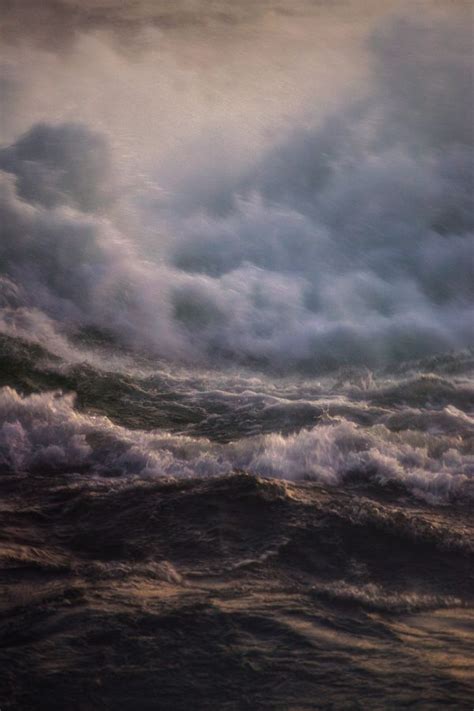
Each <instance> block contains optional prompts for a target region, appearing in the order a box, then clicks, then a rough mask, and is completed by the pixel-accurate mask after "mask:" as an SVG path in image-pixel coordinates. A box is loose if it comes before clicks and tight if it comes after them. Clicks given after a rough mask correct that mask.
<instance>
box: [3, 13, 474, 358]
mask: <svg viewBox="0 0 474 711" xmlns="http://www.w3.org/2000/svg"><path fill="white" fill-rule="evenodd" d="M7 7H9V11H8V12H7V19H8V18H10V21H9V23H10V24H8V22H7V28H8V27H10V30H8V31H9V32H10V36H9V39H10V41H11V42H13V39H15V38H16V39H15V41H16V40H17V39H18V37H17V35H18V33H20V29H19V27H20V22H19V21H20V19H21V12H22V11H23V9H24V10H25V11H26V10H27V9H28V3H25V4H20V5H19V6H17V7H19V8H20V9H19V10H17V11H16V12H13V9H12V7H13V6H7ZM160 7H161V6H160V5H159V4H156V3H153V4H151V3H150V4H147V3H142V4H140V5H137V4H133V5H132V4H130V5H127V4H125V5H123V4H112V3H105V2H104V3H94V4H93V6H92V4H91V5H90V7H89V5H88V3H81V4H80V5H79V4H74V3H72V4H71V3H66V2H58V3H54V4H53V3H48V2H47V3H44V4H42V5H41V11H39V10H38V12H39V13H40V14H39V16H38V17H39V21H38V27H39V30H41V27H46V26H48V28H49V29H51V28H54V22H56V23H57V25H58V27H59V26H61V27H62V25H63V23H65V22H66V20H67V21H68V22H69V24H70V30H71V33H73V34H74V35H76V34H81V33H82V34H84V33H87V32H89V31H91V29H93V31H96V30H103V29H107V30H110V29H112V30H113V32H114V33H116V31H119V29H120V27H125V26H126V27H127V28H128V29H127V32H128V31H130V32H131V33H132V34H133V32H135V31H138V28H139V26H140V27H141V23H144V25H145V26H147V27H153V28H154V27H156V26H163V27H164V26H165V25H166V23H168V25H167V26H169V27H171V26H173V27H175V28H176V27H178V26H179V27H180V28H181V29H183V28H186V27H188V26H191V25H192V26H196V25H197V24H199V25H200V26H205V25H206V23H209V22H211V21H212V22H215V23H219V26H220V27H221V29H222V28H224V26H225V25H226V23H227V24H228V25H229V26H231V27H232V28H234V29H232V32H234V30H235V25H236V24H239V23H244V24H245V23H247V25H246V26H252V22H253V23H256V22H257V19H258V21H260V20H261V19H262V17H263V15H265V13H273V14H274V15H278V17H279V20H278V22H284V19H283V20H282V18H284V17H285V16H284V14H283V11H284V10H285V7H284V6H283V4H277V3H268V4H267V3H264V4H262V5H261V6H259V7H258V11H257V10H256V9H255V7H253V5H250V4H248V5H247V4H246V3H240V4H238V5H237V6H234V5H232V6H231V5H230V4H229V5H227V4H226V3H218V4H213V3H209V4H204V5H203V7H202V8H201V4H200V5H199V7H197V6H196V4H195V3H192V4H189V3H183V4H182V7H181V5H180V4H178V5H175V6H173V10H172V11H170V13H167V12H165V10H164V9H162V10H160ZM163 7H165V6H163ZM351 7H352V6H351ZM423 7H424V8H425V10H426V12H425V13H423V14H422V15H420V14H419V13H417V12H414V11H413V10H410V9H405V10H403V11H402V10H399V11H397V12H396V13H394V12H391V13H389V14H388V16H387V17H386V18H385V17H384V18H379V19H378V22H377V26H376V27H375V29H373V28H370V31H369V32H368V37H367V38H366V41H365V43H364V46H363V48H362V47H361V49H360V55H359V57H360V62H361V66H362V65H365V64H366V65H367V68H366V69H365V70H364V72H361V74H362V73H363V74H364V79H363V80H360V81H358V82H357V83H356V84H353V85H352V86H351V85H350V84H349V86H346V87H345V89H344V90H342V89H341V91H340V92H339V94H338V96H337V100H335V101H329V100H328V99H327V98H326V99H325V100H324V101H321V100H318V98H319V97H318V95H317V92H315V91H314V90H313V88H311V87H310V88H309V89H308V87H306V88H305V91H304V92H303V95H304V96H303V95H302V99H301V102H300V105H299V106H298V107H297V110H296V109H295V110H294V111H293V112H292V115H291V118H288V117H287V118H286V119H285V120H282V119H281V116H283V113H284V111H282V108H281V107H278V108H277V109H275V111H276V113H278V114H279V116H280V119H279V120H278V121H276V123H275V125H274V126H273V128H271V129H270V127H271V121H269V123H267V124H265V130H264V131H262V132H261V135H260V137H259V138H258V140H257V139H256V136H257V132H256V131H254V133H252V132H251V131H250V130H247V129H248V127H247V126H242V127H241V129H240V130H239V123H238V121H235V126H234V128H233V129H232V132H231V133H229V134H227V135H226V134H225V133H222V134H221V135H219V133H218V132H216V131H215V130H214V129H213V127H212V121H208V124H209V126H208V130H207V132H203V131H202V130H197V129H196V130H195V131H194V133H193V132H191V133H187V134H186V139H185V140H181V142H178V143H177V144H176V145H177V148H176V147H175V149H174V150H172V151H170V152H169V154H168V155H167V156H164V154H162V159H161V160H154V159H153V158H150V156H149V155H146V153H147V152H146V147H145V148H144V146H143V145H142V146H141V147H140V148H134V144H133V140H132V137H131V136H130V135H128V136H127V141H126V143H125V142H124V140H123V138H121V139H120V140H118V139H117V135H116V133H115V132H114V130H112V129H110V127H108V126H107V125H106V123H105V122H104V121H103V119H101V120H100V121H99V120H97V121H94V122H92V125H89V124H88V123H86V122H84V121H71V120H69V117H68V120H64V117H62V116H58V115H57V114H54V112H53V114H52V115H51V116H47V111H46V110H44V109H42V112H41V113H42V115H43V120H42V121H41V122H34V123H33V125H31V126H29V127H28V128H27V129H26V130H25V131H24V132H23V133H22V134H21V135H20V136H16V137H15V138H14V140H11V141H9V142H6V143H5V145H4V146H3V147H2V148H0V170H1V171H2V173H1V186H2V208H1V209H2V223H3V227H2V244H1V248H0V268H1V270H2V272H3V273H4V275H5V276H6V277H7V278H8V280H9V281H8V283H9V284H11V283H14V284H16V285H17V286H18V287H19V288H21V293H22V294H23V295H24V296H23V297H22V304H21V309H22V314H23V315H24V311H25V309H33V308H34V309H36V310H39V311H41V313H43V314H44V315H45V317H47V318H49V319H52V320H53V322H54V323H55V324H56V326H55V327H56V328H57V329H58V330H60V331H62V332H65V333H67V332H68V331H70V330H71V329H72V330H74V329H77V328H81V327H83V326H87V325H93V326H94V327H98V328H104V329H107V330H112V332H113V333H114V334H115V336H116V337H117V338H118V339H123V340H125V341H126V342H127V343H128V344H135V345H136V346H137V347H139V348H147V349H148V350H152V351H153V352H154V353H158V354H159V355H162V356H165V357H172V358H181V359H183V360H188V361H189V360H199V361H204V362H216V360H222V359H226V360H229V359H230V360H232V361H238V362H244V363H249V362H250V363H258V364H260V365H262V366H270V367H276V368H278V369H285V370H286V369H295V368H296V369H301V368H302V369H304V370H316V371H317V370H319V369H321V368H323V369H325V368H328V367H337V366H340V365H342V364H347V363H356V364H362V363H363V364H368V365H378V364H383V363H386V362H391V361H394V360H398V359H400V358H410V357H420V356H423V355H428V354H431V353H435V352H438V351H446V350H450V349H458V348H462V347H465V346H469V345H471V344H472V340H473V323H472V307H473V301H474V288H473V284H474V279H473V244H472V232H473V224H474V216H473V205H472V189H473V182H474V158H473V124H472V66H471V65H472V39H471V36H470V32H469V24H468V23H467V22H466V19H467V18H468V15H467V14H466V13H468V12H469V11H468V9H467V6H466V5H464V4H462V3H459V5H457V6H454V5H453V7H452V8H451V10H450V12H449V13H448V12H446V11H445V10H443V9H440V8H439V7H438V6H437V4H436V3H423ZM22 8H23V9H22ZM30 10H31V6H30ZM340 11H341V9H340V8H339V10H338V11H337V12H338V13H339V12H340ZM295 12H296V13H297V14H298V13H302V14H304V13H307V12H309V5H307V4H306V3H301V4H298V5H297V7H296V8H295V7H293V6H292V11H291V13H290V15H289V17H292V18H293V20H292V21H294V18H295ZM334 12H336V11H334ZM348 12H349V10H348ZM41 13H45V14H44V15H41ZM47 13H51V17H52V18H53V19H52V21H51V22H49V21H48V19H47ZM168 15H169V17H168ZM257 15H258V18H257ZM28 16H29V17H33V16H34V13H33V12H32V11H31V12H30V13H29V14H28ZM296 16H297V15H296ZM41 17H44V18H45V19H41ZM166 17H167V18H168V19H167V20H166ZM15 18H16V20H18V24H17V25H15V21H16V20H15ZM170 18H173V20H171V19H170ZM288 22H289V23H290V24H289V25H288V27H290V26H291V27H293V28H294V27H296V26H297V27H298V28H299V30H300V31H303V28H304V24H303V25H301V22H303V21H302V20H300V19H298V21H297V24H296V25H292V24H291V22H290V21H289V20H288ZM298 22H300V24H299V25H298ZM368 24H369V23H368ZM279 27H281V25H279ZM49 29H48V31H49ZM22 31H23V32H24V36H25V37H28V33H29V32H30V29H29V27H28V26H27V25H25V27H24V30H22ZM31 31H32V30H31ZM140 31H141V29H140ZM222 31H223V32H224V30H222ZM229 32H230V30H229ZM60 34H61V36H62V41H65V40H67V41H69V40H68V37H69V35H68V34H67V33H66V34H65V35H64V33H63V32H62V30H61V32H60ZM224 35H225V32H224ZM232 36H233V37H234V35H232ZM45 37H46V35H41V34H38V35H37V37H36V39H35V42H36V41H38V42H39V43H40V44H41V43H44V41H45ZM71 37H72V34H71ZM259 37H260V35H259ZM30 39H31V38H30ZM94 42H96V40H94ZM90 46H91V47H92V46H93V47H95V48H97V46H98V45H97V44H92V45H90ZM179 46H180V48H181V47H182V45H179ZM308 46H309V44H308ZM38 51H39V52H40V54H41V56H43V54H42V53H43V49H41V50H38ZM97 51H99V50H97ZM100 51H102V50H100ZM103 51H104V52H105V53H106V54H104V55H103V56H107V57H109V56H111V55H109V54H107V53H109V52H110V51H115V50H110V49H108V48H107V49H104V50H103ZM351 51H352V50H351ZM38 56H40V55H38ZM197 56H199V57H201V55H200V54H198V55H197ZM331 56H332V55H331ZM9 58H10V59H9V61H10V60H11V55H9ZM48 61H50V60H48ZM117 61H120V62H122V63H123V64H122V65H120V66H124V67H125V69H124V71H126V67H127V62H130V63H131V65H133V61H134V60H132V59H130V60H124V59H123V58H122V59H120V60H117ZM176 61H177V64H180V63H181V62H182V56H181V55H180V56H179V57H178V56H177V60H176ZM51 66H53V65H51ZM54 66H56V65H54ZM72 66H73V67H74V70H75V71H76V69H77V66H78V65H77V59H74V62H73V64H72ZM166 67H167V68H168V69H169V67H170V65H169V64H168V65H166ZM224 70H225V67H224ZM224 70H223V71H224ZM163 71H164V70H163ZM180 71H181V70H179V71H178V70H175V69H173V73H172V76H173V82H174V81H175V80H177V79H178V78H179V77H181V78H182V76H183V74H180ZM206 71H207V70H206ZM213 71H214V69H213ZM234 71H235V68H229V73H228V75H227V74H226V73H225V71H224V76H219V80H218V84H216V86H219V87H220V91H223V87H224V86H225V77H226V76H228V77H229V78H231V77H233V76H234ZM87 76H88V77H89V74H88V75H87ZM130 76H135V75H130ZM150 76H151V75H150ZM266 76H268V75H267V74H265V77H266ZM279 76H281V75H279ZM74 77H76V74H73V75H72V79H74ZM77 78H78V82H80V74H77ZM91 81H92V80H91ZM173 82H171V83H170V86H171V85H173V87H174V83H173ZM178 85H179V82H178ZM91 86H95V85H94V84H93V83H92V84H91ZM186 86H187V87H188V86H189V85H186ZM341 86H342V85H341ZM133 90H134V89H133V88H131V89H130V91H133ZM234 90H235V87H233V86H232V87H231V88H229V90H228V91H229V92H230V95H233V94H232V92H233V91H234ZM102 91H103V93H104V95H105V96H108V92H109V91H110V95H112V94H113V86H111V87H108V86H103V87H102ZM173 91H175V87H174V88H173ZM239 91H241V89H239ZM184 93H185V94H186V91H184ZM178 95H179V92H178V93H176V92H175V93H174V94H173V96H174V97H177V96H178ZM321 96H324V94H323V93H322V94H321ZM221 100H222V97H221V96H220V95H219V97H218V98H217V99H216V102H217V103H219V102H220V101H221ZM20 103H21V102H20ZM53 103H54V102H53ZM158 103H159V102H158ZM224 105H225V104H224V102H222V106H224ZM255 106H257V104H255ZM255 106H254V108H255ZM167 108H168V109H169V105H168V107H167V106H166V104H165V103H164V104H163V112H164V111H165V110H166V109H167ZM126 109H127V107H125V106H124V111H126ZM235 110H236V111H242V107H236V109H235ZM226 112H227V114H226V115H228V116H229V122H232V121H234V120H235V117H233V107H230V108H228V107H227V108H226ZM268 113H269V115H270V116H272V110H271V105H270V110H269V111H268ZM45 114H46V116H45ZM22 115H25V114H24V112H23V114H22ZM91 115H93V109H91ZM105 115H106V114H104V116H105ZM175 115H176V116H177V117H178V118H179V120H183V125H185V128H186V130H187V128H188V126H187V125H186V124H187V123H189V121H188V122H186V121H185V120H184V119H185V118H186V117H183V116H181V115H179V113H178V114H176V113H175ZM203 115H204V117H205V112H204V114H203ZM242 115H243V114H242ZM257 115H258V113H256V114H255V116H257ZM154 118H155V114H153V113H152V114H151V115H149V116H148V115H146V114H145V116H144V117H142V118H141V119H140V120H147V121H148V123H150V122H152V121H153V120H154ZM189 118H190V117H189ZM46 119H47V120H46ZM159 120H160V111H157V114H156V121H159ZM265 120H266V118H265ZM249 121H250V119H249ZM262 121H264V118H263V117H262ZM111 122H113V112H111ZM112 125H113V123H111V126H112ZM216 125H220V124H216ZM249 125H250V124H249ZM253 125H254V126H257V125H258V124H257V123H254V124H253ZM127 130H128V129H127ZM150 131H151V129H150ZM139 133H140V132H139V131H137V136H136V142H137V145H138V143H139V141H140V135H139ZM160 135H162V136H163V135H165V134H160V133H159V132H158V134H157V137H156V141H157V143H159V140H160ZM226 139H228V140H226ZM251 143H252V147H250V144H251ZM150 145H151V144H150ZM130 153H132V154H133V156H134V157H133V161H132V162H128V163H127V161H129V158H127V156H128V155H129V154H130ZM150 153H151V155H152V156H153V155H154V153H153V151H152V150H151V149H150ZM121 163H123V165H127V166H130V165H133V171H131V172H132V175H129V174H128V172H127V170H124V169H123V165H122V168H120V164H121ZM117 166H119V167H118V168H117ZM140 166H141V168H140ZM124 175H125V179H124ZM9 309H10V320H13V321H14V319H15V313H14V311H15V310H14V309H13V310H12V309H11V306H10V307H9ZM17 315H18V314H17ZM33 321H34V319H32V322H33ZM33 330H34V329H33Z"/></svg>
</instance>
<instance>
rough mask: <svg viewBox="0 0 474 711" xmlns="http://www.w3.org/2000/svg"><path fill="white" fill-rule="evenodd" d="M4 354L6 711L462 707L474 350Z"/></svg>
mask: <svg viewBox="0 0 474 711" xmlns="http://www.w3.org/2000/svg"><path fill="white" fill-rule="evenodd" d="M96 346H97V344H96ZM0 347H1V351H0V353H1V363H0V366H1V367H0V377H1V385H2V386H3V387H2V389H1V390H0V411H1V417H2V419H1V429H0V462H1V470H2V476H1V477H0V487H1V493H2V499H1V500H2V503H1V507H2V516H1V521H2V526H1V542H0V555H1V566H2V581H3V584H2V588H1V618H0V643H1V652H0V653H1V668H2V674H1V682H0V698H1V707H2V709H3V710H4V711H5V710H10V709H12V710H13V709H57V710H58V711H59V710H61V711H63V710H64V709H68V711H69V710H71V711H75V710H76V709H77V710H83V709H87V710H89V709H94V710H95V709H124V710H125V709H127V710H128V709H183V710H184V709H186V710H187V709H285V710H286V709H291V710H295V711H296V710H297V709H366V708H371V709H392V708H393V709H396V708H410V707H411V708H420V709H431V708H433V709H434V708H444V707H449V708H455V709H464V708H466V709H469V708H471V705H472V698H473V696H474V695H473V692H474V677H473V665H472V642H473V632H474V616H473V611H472V604H473V591H474V573H473V570H474V568H473V566H472V563H473V548H474V539H473V518H472V492H473V489H472V473H473V470H474V465H473V448H472V447H473V426H472V425H473V421H472V416H471V415H472V403H473V400H472V393H473V390H472V366H473V357H472V353H470V352H467V351H466V352H463V353H458V354H452V355H447V356H442V357H441V356H440V357H437V358H431V359H430V360H427V361H420V362H410V363H405V364H404V365H403V367H402V366H400V368H399V369H397V371H396V372H395V371H394V370H392V372H387V371H380V372H369V371H368V370H366V369H360V370H356V369H349V370H346V371H339V372H338V373H336V374H332V375H329V374H327V375H325V376H322V377H321V378H318V379H317V378H314V377H313V378H307V379H304V378H303V377H299V378H298V379H295V378H293V379H291V378H289V377H282V376H278V377H277V376H274V377H272V376H270V375H268V374H267V375H262V374H258V373H255V372H253V373H252V372H251V371H248V370H239V371H235V370H233V371H226V372H221V373H219V372H216V371H214V372H206V371H199V370H191V369H184V368H183V369H181V370H180V369H176V368H175V369H170V368H169V367H167V366H166V364H164V363H156V362H151V361H150V360H146V359H145V358H143V359H142V360H140V359H138V358H136V357H134V358H133V359H132V357H131V356H130V355H128V354H127V353H125V352H122V353H121V354H120V355H117V354H115V356H114V357H112V356H111V354H110V352H109V353H108V351H107V350H106V345H104V344H102V345H101V346H100V347H95V349H91V348H89V350H87V351H86V350H84V351H82V355H80V357H79V356H78V357H77V358H76V359H75V361H74V362H71V360H70V359H69V360H67V359H65V358H64V357H62V356H60V355H58V353H57V352H56V354H53V353H52V352H49V351H48V350H47V349H45V347H44V346H39V345H32V344H31V343H27V342H26V341H22V340H21V339H18V338H14V337H12V336H8V337H7V336H4V337H3V338H2V340H1V344H0ZM107 353H108V356H107ZM74 393H75V394H74ZM289 480H291V481H289Z"/></svg>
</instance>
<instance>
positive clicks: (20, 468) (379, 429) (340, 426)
mask: <svg viewBox="0 0 474 711" xmlns="http://www.w3.org/2000/svg"><path fill="white" fill-rule="evenodd" d="M0 421H1V422H2V426H1V429H0V465H1V467H2V469H4V470H7V471H12V472H35V471H40V472H44V473H55V472H64V471H66V472H82V471H86V472H87V473H88V474H89V475H90V474H93V475H104V476H110V475H122V476H127V475H128V476H146V477H148V476H165V477H183V476H184V477H191V476H204V477H206V476H213V475H219V474H227V473H229V472H231V471H233V470H234V469H245V470H247V471H249V472H252V473H255V474H258V475H262V476H267V477H275V478H282V479H293V480H300V479H311V480H314V481H318V482H321V483H324V484H329V485H337V484H342V483H343V482H344V480H345V478H346V477H348V476H353V475H357V476H360V477H362V478H364V477H367V478H370V479H372V480H374V481H378V482H379V483H381V484H384V483H387V482H389V481H398V482H401V483H403V484H404V485H405V486H406V487H408V489H410V490H411V491H412V492H413V493H414V494H416V495H419V496H422V497H424V498H428V499H430V500H432V501H442V500H445V499H447V498H449V497H450V496H452V495H460V494H462V493H463V492H466V494H467V493H468V487H469V485H470V484H471V483H472V478H473V476H474V455H473V454H472V452H469V451H467V450H466V446H465V444H463V443H462V441H461V439H460V438H459V437H456V436H453V437H449V436H442V437H441V436H439V435H437V436H433V435H430V434H429V433H425V432H419V431H413V430H408V431H405V432H403V433H393V432H390V431H389V430H388V429H386V428H385V427H384V426H383V425H378V426H375V427H369V428H362V427H360V426H359V427H358V426H356V425H355V424H354V423H351V422H348V421H347V420H344V419H340V420H334V421H333V422H330V423H327V424H323V425H320V426H316V427H314V428H312V429H308V430H301V431H300V432H298V433H295V434H292V435H288V436H283V435H281V434H276V433H273V434H269V435H261V436H258V437H249V438H247V439H242V440H239V441H237V442H232V443H230V444H227V445H219V444H215V443H211V442H209V441H208V440H204V439H196V438H191V437H185V436H178V435H173V434H170V433H167V432H162V431H155V432H151V433H147V432H142V431H132V430H128V429H125V428H123V427H120V426H118V425H115V424H113V423H112V422H111V421H110V420H109V419H107V418H106V417H96V416H92V415H88V414H85V413H81V412H79V411H77V410H76V409H75V407H74V397H73V396H72V395H61V394H59V393H52V392H48V393H42V394H39V395H31V396H27V397H22V396H21V395H19V394H18V393H17V392H16V391H15V390H13V389H12V388H9V387H6V388H2V389H1V390H0Z"/></svg>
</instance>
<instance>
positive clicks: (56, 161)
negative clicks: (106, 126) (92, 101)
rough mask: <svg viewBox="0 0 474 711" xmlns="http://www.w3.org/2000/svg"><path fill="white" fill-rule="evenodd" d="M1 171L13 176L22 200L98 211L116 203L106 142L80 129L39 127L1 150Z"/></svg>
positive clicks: (73, 125)
mask: <svg viewBox="0 0 474 711" xmlns="http://www.w3.org/2000/svg"><path fill="white" fill-rule="evenodd" d="M0 169H1V170H4V171H7V172H12V173H14V175H15V176H16V180H17V189H18V194H19V195H20V197H22V198H23V199H25V200H29V201H30V202H33V203H40V204H41V205H44V206H45V207H53V206H55V205H61V204H69V205H71V206H72V207H75V208H78V209H80V210H84V211H86V212H94V211H96V210H100V209H101V208H102V207H104V206H106V205H107V204H108V203H109V202H110V200H111V198H112V193H113V178H112V170H111V163H110V153H109V148H108V145H107V142H106V141H105V140H104V137H103V136H102V135H101V134H98V133H94V132H93V131H90V130H89V129H86V128H84V126H81V125H75V124H61V125H58V126H50V125H48V124H37V125H35V126H34V127H33V128H32V129H31V130H30V131H28V132H27V133H26V134H25V135H24V136H22V137H21V138H20V139H19V140H18V141H16V142H15V143H14V144H13V145H11V146H8V147H6V148H3V149H0Z"/></svg>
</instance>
